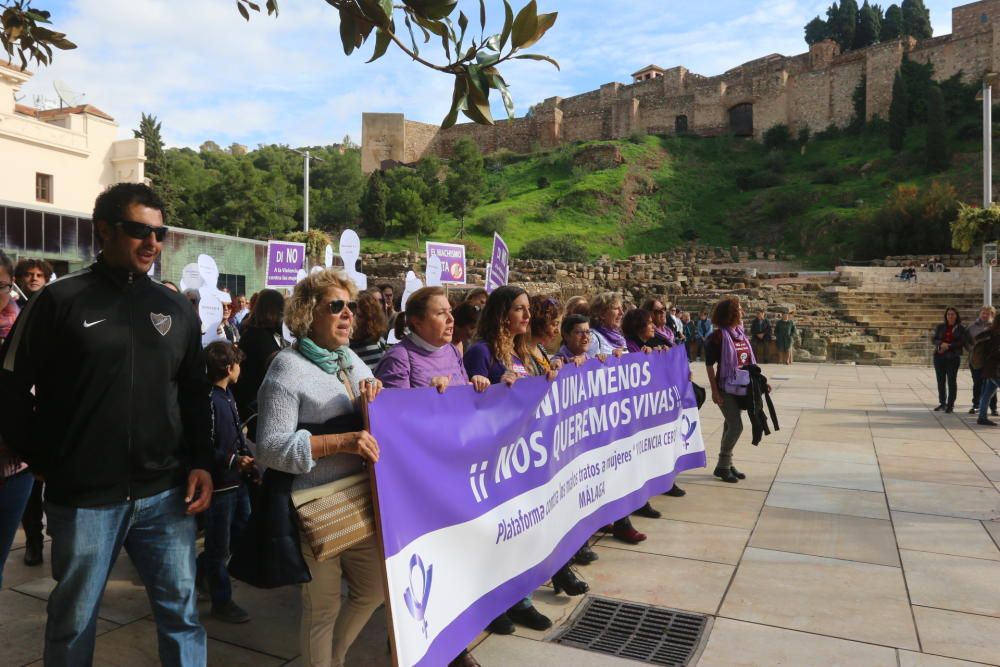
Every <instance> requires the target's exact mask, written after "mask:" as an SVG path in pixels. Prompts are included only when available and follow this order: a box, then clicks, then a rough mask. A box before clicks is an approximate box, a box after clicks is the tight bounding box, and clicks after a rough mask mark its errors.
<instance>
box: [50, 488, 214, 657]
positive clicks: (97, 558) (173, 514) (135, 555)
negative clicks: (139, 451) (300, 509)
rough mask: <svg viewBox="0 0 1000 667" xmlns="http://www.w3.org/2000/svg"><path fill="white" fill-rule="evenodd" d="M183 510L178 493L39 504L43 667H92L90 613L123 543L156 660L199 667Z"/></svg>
mask: <svg viewBox="0 0 1000 667" xmlns="http://www.w3.org/2000/svg"><path fill="white" fill-rule="evenodd" d="M184 510H185V504H184V489H183V488H176V489H171V490H169V491H164V492H163V493H160V494H157V495H155V496H151V497H149V498H140V499H138V500H132V501H129V502H124V503H118V504H114V505H104V506H101V507H66V506H63V505H55V504H53V503H49V502H46V503H45V513H46V516H47V517H48V532H49V535H51V536H52V577H53V578H54V579H55V580H56V587H55V589H54V590H53V591H52V595H50V596H49V605H48V623H47V624H46V626H45V664H46V665H74V666H76V665H90V664H91V663H92V661H93V658H94V638H95V634H96V630H97V610H98V608H99V607H100V604H101V597H102V596H103V595H104V586H105V584H106V583H107V580H108V575H109V574H110V573H111V568H112V566H114V564H115V560H116V559H117V558H118V553H119V552H120V551H121V548H122V547H123V546H124V547H125V551H126V552H127V553H128V555H129V557H130V558H131V559H132V563H133V564H134V565H135V568H136V569H137V570H138V571H139V576H140V578H141V579H142V582H143V583H144V584H145V586H146V595H147V596H149V602H150V605H151V606H152V608H153V618H154V619H155V620H156V632H157V639H158V641H159V653H160V663H161V664H163V665H170V666H173V665H184V666H188V665H190V666H194V665H199V666H203V665H204V664H205V661H206V660H207V655H206V636H205V629H204V628H203V627H202V626H201V623H200V622H199V621H198V609H197V606H196V604H197V597H196V595H195V589H194V575H195V553H194V542H195V536H196V535H195V521H194V517H192V516H187V515H186V514H185V513H184Z"/></svg>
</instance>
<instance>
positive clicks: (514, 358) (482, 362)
mask: <svg viewBox="0 0 1000 667" xmlns="http://www.w3.org/2000/svg"><path fill="white" fill-rule="evenodd" d="M530 326H531V304H530V301H529V299H528V293H527V292H525V291H524V290H523V289H521V288H520V287H514V286H512V285H505V286H503V287H499V288H497V289H496V290H494V291H493V293H492V294H490V295H489V298H487V299H486V305H485V306H484V307H483V311H482V315H481V316H480V318H479V342H478V343H476V344H475V345H473V346H472V347H470V348H469V350H468V351H467V352H466V353H465V359H464V361H465V370H466V372H467V373H468V374H469V376H471V377H475V376H477V375H480V376H483V377H485V378H488V379H489V381H490V383H491V384H499V383H501V382H502V383H504V384H506V385H507V386H511V385H513V384H514V382H516V381H517V380H519V379H520V378H523V377H529V376H533V375H535V376H537V375H545V376H547V377H548V378H549V379H550V380H553V379H555V375H556V371H554V370H546V369H545V367H544V366H541V365H539V364H538V362H537V361H536V360H535V358H534V355H532V353H531V346H530V342H529V336H530V333H529V330H530ZM552 584H553V586H554V588H555V590H556V592H557V593H558V592H560V591H562V590H564V591H566V592H567V594H569V595H583V594H584V593H586V592H587V591H588V590H590V587H589V586H587V584H586V583H585V582H583V581H581V580H580V579H579V578H577V577H576V575H575V574H574V572H573V571H572V570H571V569H570V568H569V565H568V564H567V565H564V566H563V567H562V568H561V569H560V570H559V572H557V573H556V574H555V575H554V576H553V577H552ZM514 623H518V624H520V625H524V626H527V627H529V628H531V629H532V630H547V629H549V628H550V627H552V621H551V620H550V619H549V618H548V617H547V616H544V615H543V614H542V613H541V612H539V611H538V610H537V609H535V607H534V606H533V605H532V604H531V598H524V599H523V600H521V601H520V602H518V603H517V604H515V605H514V606H513V607H511V608H510V609H508V610H507V613H505V614H501V615H500V616H499V617H497V618H496V619H494V620H493V621H492V622H491V623H490V625H489V628H488V629H489V630H490V631H491V632H495V633H497V634H507V635H509V634H511V633H512V632H514Z"/></svg>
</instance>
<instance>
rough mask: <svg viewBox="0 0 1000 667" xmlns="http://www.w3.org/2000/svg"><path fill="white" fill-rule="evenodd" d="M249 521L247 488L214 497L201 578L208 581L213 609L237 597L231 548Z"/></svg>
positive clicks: (200, 565)
mask: <svg viewBox="0 0 1000 667" xmlns="http://www.w3.org/2000/svg"><path fill="white" fill-rule="evenodd" d="M249 520H250V494H249V493H248V492H247V487H246V486H245V485H241V486H240V487H239V488H236V489H230V490H229V491H219V492H217V493H215V494H213V495H212V506H211V507H209V508H208V510H206V511H205V550H204V551H203V552H201V555H199V556H198V578H199V580H200V579H201V578H202V577H207V578H208V588H209V590H210V591H211V592H212V607H221V606H222V605H224V604H225V603H227V602H229V600H231V599H232V597H233V585H232V582H230V580H229V571H228V570H226V563H227V562H228V561H229V545H230V544H231V543H232V542H234V541H236V540H237V539H238V538H239V536H240V534H241V533H242V532H243V529H244V528H246V525H247V521H249Z"/></svg>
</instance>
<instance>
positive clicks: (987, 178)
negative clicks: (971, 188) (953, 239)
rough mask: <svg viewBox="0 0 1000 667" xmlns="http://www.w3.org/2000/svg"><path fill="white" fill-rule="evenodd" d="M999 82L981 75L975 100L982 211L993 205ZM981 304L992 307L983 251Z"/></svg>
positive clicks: (999, 77)
mask: <svg viewBox="0 0 1000 667" xmlns="http://www.w3.org/2000/svg"><path fill="white" fill-rule="evenodd" d="M998 81H1000V74H998V73H997V72H986V73H985V74H984V75H983V89H982V91H980V93H979V94H978V95H976V99H977V100H982V102H983V210H986V209H988V208H990V206H992V205H993V86H994V85H996V84H997V82H998ZM983 273H984V274H985V280H984V282H983V302H984V303H985V304H986V305H988V306H992V305H993V266H992V262H991V261H990V258H988V257H986V251H985V248H984V250H983Z"/></svg>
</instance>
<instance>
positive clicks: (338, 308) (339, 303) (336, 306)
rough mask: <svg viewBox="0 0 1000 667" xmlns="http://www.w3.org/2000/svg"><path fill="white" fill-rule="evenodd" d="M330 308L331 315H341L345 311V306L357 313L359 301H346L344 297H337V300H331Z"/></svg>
mask: <svg viewBox="0 0 1000 667" xmlns="http://www.w3.org/2000/svg"><path fill="white" fill-rule="evenodd" d="M327 307H328V308H329V309H330V314H331V315H340V314H341V313H342V312H344V308H347V309H348V310H350V311H351V313H354V314H356V313H357V312H358V302H357V301H344V300H343V299H337V300H336V301H331V302H330V303H328V304H327Z"/></svg>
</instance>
